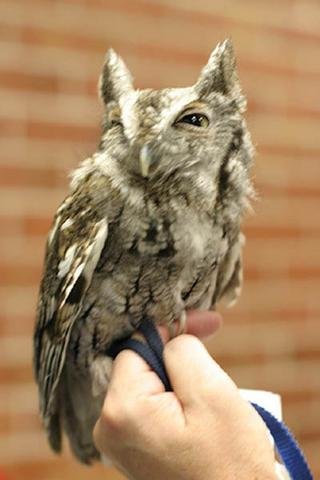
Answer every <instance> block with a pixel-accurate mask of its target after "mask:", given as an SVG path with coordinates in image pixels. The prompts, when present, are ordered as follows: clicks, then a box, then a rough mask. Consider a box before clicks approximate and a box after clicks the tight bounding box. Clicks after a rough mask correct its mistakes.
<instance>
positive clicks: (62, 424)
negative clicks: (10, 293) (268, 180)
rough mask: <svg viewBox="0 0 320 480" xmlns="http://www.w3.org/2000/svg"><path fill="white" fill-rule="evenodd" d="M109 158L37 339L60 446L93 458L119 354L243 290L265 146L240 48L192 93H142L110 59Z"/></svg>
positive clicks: (69, 226)
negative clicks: (124, 345) (121, 345)
mask: <svg viewBox="0 0 320 480" xmlns="http://www.w3.org/2000/svg"><path fill="white" fill-rule="evenodd" d="M99 90H100V96H101V99H102V102H103V105H104V119H103V127H102V138H101V142H100V145H99V147H98V149H97V152H96V153H94V154H93V155H92V157H90V158H88V159H87V160H85V161H84V162H83V163H82V164H81V165H80V167H79V168H78V169H77V170H75V172H74V173H73V175H72V180H71V192H70V194H69V196H68V197H67V198H66V199H65V200H64V202H63V203H62V204H61V206H60V207H59V209H58V210H57V213H56V216H55V219H54V223H53V227H52V229H51V232H50V234H49V237H48V241H47V248H46V256H45V266H44V273H43V278H42V281H41V286H40V295H39V303H38V311H37V322H36V328H35V335H34V365H35V374H36V379H37V383H38V386H39V396H40V410H41V415H42V418H43V422H44V426H45V428H46V430H47V433H48V437H49V442H50V444H51V446H52V448H53V449H54V450H55V451H60V449H61V432H62V430H65V432H66V433H67V435H68V437H69V441H70V444H71V447H72V450H73V452H74V454H75V455H76V457H77V458H78V459H80V460H81V461H82V462H85V463H91V461H93V460H94V459H98V458H99V454H98V452H97V450H96V449H95V447H94V445H93V442H92V429H93V426H94V424H95V422H96V420H97V418H98V416H99V413H100V410H101V407H102V403H103V399H104V396H105V393H106V389H107V384H108V375H109V374H110V365H111V359H110V357H108V356H107V354H106V352H107V351H108V348H109V347H110V345H111V344H112V342H113V341H114V340H116V339H121V338H124V337H127V336H128V335H130V334H131V333H132V332H133V331H134V329H135V326H137V325H138V324H139V322H140V321H141V319H142V318H143V317H144V316H148V317H149V318H151V319H153V320H154V321H155V322H157V323H165V324H172V322H173V321H174V320H175V319H183V317H184V313H185V310H186V309H190V308H198V309H209V308H215V305H216V303H217V302H218V301H219V300H221V299H222V298H225V299H226V300H227V301H228V302H232V301H234V300H235V299H236V297H237V296H238V294H239V292H240V287H241V279H242V271H241V249H242V234H241V232H240V224H241V219H242V216H243V213H244V211H245V209H246V207H247V205H248V199H249V197H250V194H251V192H252V187H251V182H250V178H249V167H250V165H251V163H252V157H253V147H252V143H251V140H250V135H249V133H248V130H247V127H246V123H245V120H244V118H243V113H244V111H245V106H246V103H245V98H244V96H243V95H242V93H241V89H240V85H239V81H238V76H237V73H236V67H235V56H234V53H233V48H232V45H231V42H230V41H229V40H226V41H225V42H223V43H220V44H218V46H217V47H216V48H215V50H214V51H213V52H212V54H211V56H210V58H209V61H208V63H207V65H206V66H205V67H204V68H203V69H202V71H201V73H200V76H199V79H198V80H197V82H196V83H195V84H194V85H193V86H191V87H187V88H166V89H163V90H152V89H148V90H135V89H134V88H133V84H132V79H131V75H130V73H129V71H128V69H127V67H126V66H125V64H124V62H123V61H122V59H121V58H120V57H119V56H118V55H117V54H116V53H114V51H112V50H110V51H109V52H108V54H107V56H106V60H105V63H104V67H103V71H102V74H101V77H100V82H99Z"/></svg>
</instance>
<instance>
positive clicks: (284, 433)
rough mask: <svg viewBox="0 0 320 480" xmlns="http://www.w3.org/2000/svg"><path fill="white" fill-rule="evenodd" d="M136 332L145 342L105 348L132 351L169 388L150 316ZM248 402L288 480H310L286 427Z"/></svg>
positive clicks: (114, 351) (125, 342)
mask: <svg viewBox="0 0 320 480" xmlns="http://www.w3.org/2000/svg"><path fill="white" fill-rule="evenodd" d="M138 331H139V332H140V333H141V334H142V335H143V336H144V338H145V340H146V342H147V343H143V342H141V341H139V340H135V339H133V338H129V339H126V340H123V341H121V342H116V343H114V344H113V345H112V347H111V349H110V350H109V351H108V355H111V356H112V357H115V356H116V355H117V354H118V353H119V352H120V351H121V350H124V349H129V350H133V351H134V352H136V353H137V354H138V355H140V356H141V357H142V358H143V359H144V360H145V361H146V362H147V364H148V365H149V366H150V368H151V369H152V370H154V371H155V373H156V374H157V375H158V376H159V378H160V380H161V381H162V383H163V384H164V386H165V389H166V390H167V391H172V388H171V385H170V380H169V378H168V375H167V372H166V369H165V366H164V363H163V343H162V340H161V337H160V335H159V333H158V330H157V329H156V327H155V325H154V323H153V322H152V321H151V320H150V319H148V318H144V319H143V320H142V322H141V324H140V326H139V327H138ZM251 405H252V406H253V407H254V408H255V409H256V411H257V412H258V413H259V415H260V416H261V418H262V420H263V421H264V422H265V424H266V426H267V428H268V429H269V431H270V433H271V435H272V437H273V439H274V442H275V445H276V448H277V451H278V453H279V455H280V457H281V459H282V462H283V464H284V465H285V467H286V469H287V471H288V473H289V475H290V478H291V480H313V477H312V474H311V471H310V469H309V466H308V464H307V461H306V459H305V457H304V455H303V453H302V451H301V449H300V447H299V445H298V443H297V441H296V440H295V438H294V436H293V434H292V433H291V432H290V430H289V429H288V427H287V426H286V425H285V424H284V423H283V422H280V421H279V420H278V419H277V418H276V417H274V416H273V415H272V414H271V413H270V412H268V411H267V410H265V409H264V408H263V407H261V406H260V405H257V404H256V403H253V402H251Z"/></svg>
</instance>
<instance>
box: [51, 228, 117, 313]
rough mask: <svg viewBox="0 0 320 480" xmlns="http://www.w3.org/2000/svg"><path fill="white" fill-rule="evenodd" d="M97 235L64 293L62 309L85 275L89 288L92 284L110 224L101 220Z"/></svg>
mask: <svg viewBox="0 0 320 480" xmlns="http://www.w3.org/2000/svg"><path fill="white" fill-rule="evenodd" d="M95 229H96V230H97V233H96V235H95V237H94V238H93V239H92V241H91V243H90V244H89V245H88V247H87V249H86V251H85V252H84V261H83V262H82V263H81V264H80V265H78V266H77V268H76V270H75V271H74V273H73V276H72V279H71V281H70V284H69V285H68V286H67V288H66V289H65V292H64V297H63V300H62V302H61V305H60V309H61V308H62V307H63V306H64V305H65V303H66V300H67V298H68V296H69V295H70V293H71V291H72V289H73V287H74V285H75V283H76V281H77V280H78V278H79V277H80V275H81V274H82V273H83V274H84V276H85V278H86V281H87V286H88V285H89V284H90V282H91V278H92V275H93V272H94V269H95V268H96V266H97V263H98V260H99V258H100V255H101V251H102V249H103V246H104V244H105V241H106V238H107V234H108V224H107V221H106V220H105V219H103V220H100V222H98V223H97V224H96V226H95Z"/></svg>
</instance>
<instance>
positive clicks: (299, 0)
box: [0, 0, 320, 480]
mask: <svg viewBox="0 0 320 480" xmlns="http://www.w3.org/2000/svg"><path fill="white" fill-rule="evenodd" d="M319 26H320V3H319V1H317V0H315V1H313V0H281V1H279V0H268V1H267V2H257V1H254V0H248V1H243V0H229V1H225V0H218V1H215V0H198V1H197V2H195V1H194V0H175V1H170V0H149V1H148V0H114V1H112V0H90V1H89V0H29V1H28V2H26V1H23V0H0V36H1V44H0V114H1V121H0V132H1V140H0V148H1V150H0V152H1V155H0V184H1V196H0V226H1V235H0V252H1V257H0V305H1V308H0V358H1V360H0V382H1V385H0V465H1V468H2V470H3V472H4V474H5V478H7V479H10V480H29V479H30V480H31V479H32V480H63V479H69V478H77V479H80V480H82V479H87V478H90V479H91V480H95V479H101V480H102V479H120V478H122V477H121V476H120V475H119V474H117V473H116V472H114V471H113V470H112V469H109V470H105V469H104V468H102V467H101V466H95V467H93V468H91V469H89V468H86V467H82V466H79V465H78V464H77V463H76V462H75V461H74V460H73V459H72V458H71V456H70V454H69V453H68V451H66V452H65V453H64V454H63V456H62V457H57V456H55V455H54V454H53V453H51V452H50V450H49V448H48V446H47V443H46V439H45V435H44V433H43V431H42V429H41V426H40V422H39V419H38V413H37V411H38V399H37V392H36V388H35V384H34V381H33V376H32V369H31V336H32V330H33V321H34V311H35V305H36V297H37V290H38V283H39V278H40V274H41V268H42V259H43V253H44V244H45V239H46V235H47V231H48V228H49V225H50V222H51V218H52V216H53V213H54V212H55V210H56V208H57V206H58V204H59V203H60V202H61V201H62V199H63V198H64V196H65V194H66V192H67V189H68V180H67V174H68V173H69V172H70V170H72V169H73V168H74V167H75V166H76V165H77V163H78V162H79V161H80V160H82V159H84V158H85V157H86V156H88V155H90V154H91V153H92V152H93V151H94V149H95V147H96V145H97V142H98V140H99V122H100V118H101V107H100V104H99V102H98V100H97V95H96V84H97V79H98V76H99V73H100V69H101V65H102V63H103V58H104V54H105V52H106V50H107V49H108V48H109V47H110V46H112V47H113V48H114V49H115V50H117V51H118V52H119V53H120V54H121V55H122V56H123V57H124V59H125V61H126V62H127V64H128V66H129V67H130V69H131V70H132V72H133V74H134V76H135V79H136V86H137V87H139V88H143V87H153V88H157V87H159V88H161V87H167V86H169V87H171V86H188V85H191V84H192V83H193V82H194V81H195V79H196V78H197V75H198V72H199V70H200V68H201V67H202V65H203V64H204V63H205V62H206V60H207V57H208V55H209V53H210V51H211V49H212V48H213V47H214V46H215V44H216V43H217V42H218V41H220V40H223V39H225V38H226V37H231V38H232V39H233V42H234V46H235V49H236V53H237V57H238V66H239V73H240V78H241V82H242V85H243V89H244V91H245V93H246V94H247V97H248V114H247V119H248V123H249V127H250V130H251V132H252V136H253V140H254V143H255V145H256V147H257V157H256V165H255V168H254V171H253V175H254V179H255V185H256V188H257V190H258V192H259V196H260V199H259V201H257V202H255V205H254V208H255V213H254V214H253V215H249V216H248V217H247V219H246V222H245V233H246V236H247V244H246V248H245V284H244V291H243V295H242V297H241V300H240V301H239V303H238V304H237V306H236V307H234V308H233V309H231V310H228V311H225V312H224V316H225V322H224V329H223V330H222V331H221V332H220V333H219V334H218V336H217V337H216V339H214V340H212V341H209V343H208V346H209V349H210V352H211V353H212V354H213V355H214V356H215V358H216V359H217V360H218V361H219V362H220V363H221V364H222V366H223V367H224V368H225V369H226V370H227V371H228V372H229V374H230V375H231V376H232V377H233V378H234V379H235V381H236V382H237V383H238V385H239V386H241V387H245V388H259V389H267V390H272V391H275V392H279V393H280V394H281V395H282V399H283V407H284V417H285V419H286V421H287V423H288V424H289V425H290V427H291V428H292V430H293V431H294V433H295V434H296V436H297V438H298V440H299V441H300V442H301V444H302V446H303V447H304V450H305V453H306V455H307V457H308V459H309V462H310V464H311V466H312V468H313V471H314V474H315V478H319V477H320V455H319V453H320V325H319V316H320V299H319V296H320V293H319V292H320V282H319V279H320V248H319V240H320V222H319V220H320V214H319V197H320V189H319V183H320V182H319V180H320V129H319V118H320V93H319V91H320V89H319V85H320V63H319V58H320V30H319ZM66 450H67V449H66Z"/></svg>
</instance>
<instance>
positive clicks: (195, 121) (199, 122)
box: [177, 113, 209, 128]
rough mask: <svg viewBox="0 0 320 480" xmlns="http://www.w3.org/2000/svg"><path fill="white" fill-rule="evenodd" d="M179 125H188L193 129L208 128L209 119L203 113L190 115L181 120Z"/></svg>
mask: <svg viewBox="0 0 320 480" xmlns="http://www.w3.org/2000/svg"><path fill="white" fill-rule="evenodd" d="M177 123H187V124H189V125H192V126H193V127H200V128H207V127H208V126H209V119H208V117H207V116H206V115H204V114H203V113H189V114H187V115H184V116H183V117H181V118H179V119H178V121H177Z"/></svg>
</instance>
